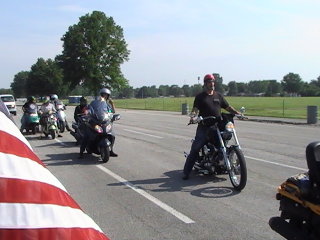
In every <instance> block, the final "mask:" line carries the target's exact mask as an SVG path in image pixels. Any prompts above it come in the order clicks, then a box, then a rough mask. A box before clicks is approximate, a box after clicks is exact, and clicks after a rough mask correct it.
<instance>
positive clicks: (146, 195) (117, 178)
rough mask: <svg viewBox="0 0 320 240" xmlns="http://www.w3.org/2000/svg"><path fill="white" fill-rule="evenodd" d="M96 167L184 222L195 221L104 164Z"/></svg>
mask: <svg viewBox="0 0 320 240" xmlns="http://www.w3.org/2000/svg"><path fill="white" fill-rule="evenodd" d="M96 167H97V168H99V169H100V170H102V171H104V172H105V173H107V174H109V175H110V176H111V177H113V178H114V179H116V180H117V181H119V182H120V183H122V184H124V185H126V186H127V187H129V188H131V189H132V190H133V191H135V192H137V193H139V194H140V195H142V196H143V197H145V198H146V199H148V200H150V201H151V202H153V203H154V204H156V205H158V206H159V207H161V208H162V209H163V210H165V211H167V212H168V213H170V214H172V215H173V216H175V217H176V218H178V219H180V220H181V221H182V222H184V223H194V221H193V220H192V219H190V218H189V217H187V216H185V215H184V214H182V213H180V212H178V211H177V210H175V209H174V208H172V207H170V206H169V205H167V204H165V203H163V202H161V201H160V200H159V199H157V198H155V197H153V196H152V195H150V194H149V193H147V192H146V191H144V190H142V189H139V188H137V187H136V186H135V185H133V184H132V183H130V182H129V181H127V180H126V179H124V178H122V177H120V176H119V175H117V174H115V173H114V172H112V171H110V170H109V169H107V168H105V167H103V166H100V165H97V166H96Z"/></svg>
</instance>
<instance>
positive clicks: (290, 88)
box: [281, 73, 303, 95]
mask: <svg viewBox="0 0 320 240" xmlns="http://www.w3.org/2000/svg"><path fill="white" fill-rule="evenodd" d="M281 84H282V86H283V90H284V91H286V92H288V93H289V94H293V95H295V94H298V93H299V91H300V89H301V88H302V85H303V82H302V80H301V77H300V76H299V74H295V73H289V74H287V75H285V76H284V77H283V80H282V81H281Z"/></svg>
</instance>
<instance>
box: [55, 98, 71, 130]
mask: <svg viewBox="0 0 320 240" xmlns="http://www.w3.org/2000/svg"><path fill="white" fill-rule="evenodd" d="M50 100H51V103H52V104H53V105H54V107H55V108H56V110H59V108H58V106H59V105H62V107H63V110H66V106H65V105H64V103H63V102H62V101H60V100H59V98H58V95H57V94H52V95H51V96H50ZM65 124H66V129H67V130H68V131H69V132H70V131H71V129H70V127H69V124H68V122H67V119H66V120H65Z"/></svg>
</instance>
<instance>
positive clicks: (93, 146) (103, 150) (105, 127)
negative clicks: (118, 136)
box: [78, 112, 120, 163]
mask: <svg viewBox="0 0 320 240" xmlns="http://www.w3.org/2000/svg"><path fill="white" fill-rule="evenodd" d="M81 119H82V120H81V121H83V123H84V124H85V126H84V128H86V129H83V130H81V129H78V130H80V132H79V135H78V136H79V137H80V138H81V137H82V139H80V141H83V137H87V144H86V151H87V153H89V154H91V153H95V154H97V155H100V156H101V159H102V161H103V162H105V163H106V162H108V161H109V158H110V152H111V150H112V147H113V144H114V140H115V136H114V133H113V122H114V121H117V120H119V119H120V114H114V113H111V112H98V113H96V114H93V115H87V116H84V117H82V118H81ZM83 123H80V124H83ZM83 131H86V133H87V136H85V133H84V132H83Z"/></svg>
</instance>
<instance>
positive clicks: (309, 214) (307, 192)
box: [269, 142, 320, 240]
mask: <svg viewBox="0 0 320 240" xmlns="http://www.w3.org/2000/svg"><path fill="white" fill-rule="evenodd" d="M306 158H307V165H308V169H309V171H308V172H306V173H300V174H298V175H295V176H292V177H290V178H288V179H287V180H286V181H285V182H284V183H282V184H281V185H280V186H279V187H278V193H277V195H276V198H277V200H279V201H280V211H281V214H280V217H272V218H270V220H269V225H270V227H271V228H272V229H273V230H274V231H276V232H277V233H279V234H280V235H281V236H283V237H284V238H285V239H288V240H319V239H320V142H313V143H310V144H309V145H308V146H307V148H306Z"/></svg>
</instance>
